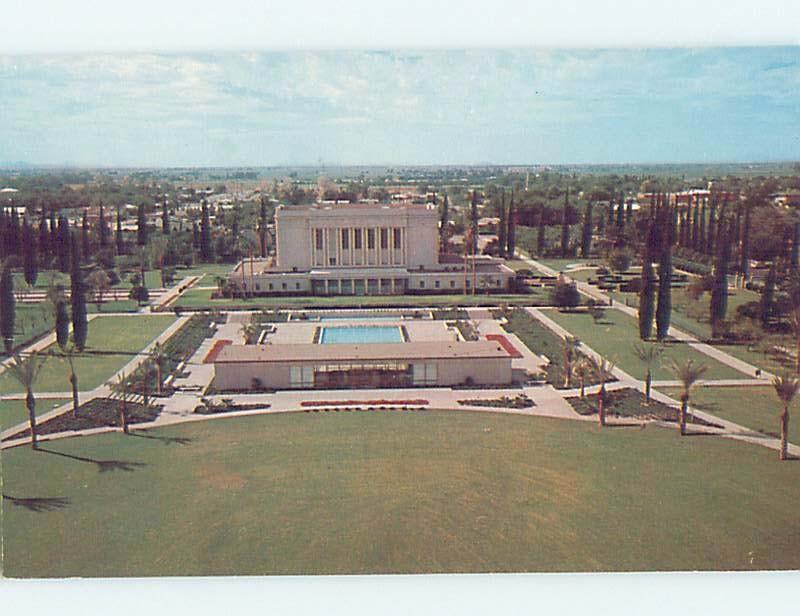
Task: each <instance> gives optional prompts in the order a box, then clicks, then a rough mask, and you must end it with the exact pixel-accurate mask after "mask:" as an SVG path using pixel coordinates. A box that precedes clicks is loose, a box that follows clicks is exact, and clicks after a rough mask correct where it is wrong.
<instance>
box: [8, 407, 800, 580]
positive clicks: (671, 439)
mask: <svg viewBox="0 0 800 616" xmlns="http://www.w3.org/2000/svg"><path fill="white" fill-rule="evenodd" d="M143 436H144V437H136V436H128V437H125V436H122V435H120V434H118V433H114V434H105V435H100V436H95V437H88V438H76V439H66V440H60V441H56V442H52V443H45V444H44V445H43V447H44V449H45V450H46V451H40V452H34V451H32V450H31V449H30V448H28V447H18V448H14V449H11V450H5V451H3V470H4V476H5V485H4V487H3V492H4V493H5V494H6V495H7V497H11V498H14V499H38V500H33V501H24V502H23V501H19V500H17V501H16V503H17V504H15V501H12V500H9V498H6V499H5V500H4V505H3V511H4V524H3V529H4V531H3V532H4V537H3V538H4V550H5V559H6V563H5V575H7V576H12V577H14V576H47V577H49V576H136V575H140V576H153V575H233V574H267V573H285V574H312V573H330V574H337V573H389V572H394V573H420V572H494V571H616V570H674V569H769V568H797V567H800V532H798V512H797V503H798V500H799V499H800V481H799V480H798V479H800V474H798V473H800V466H798V465H796V464H790V463H780V462H778V460H777V456H776V455H774V452H772V451H769V450H767V449H763V448H759V447H755V446H752V445H747V444H744V443H738V442H735V441H730V440H726V439H715V438H681V437H679V436H678V435H677V433H676V432H675V431H674V430H665V429H661V428H657V427H653V426H651V427H647V428H644V429H640V428H636V429H621V428H618V429H605V430H604V429H600V428H598V427H597V426H596V425H595V424H594V423H591V424H584V423H580V422H567V421H563V420H551V419H544V418H533V417H522V416H507V415H493V414H477V413H476V414H471V413H464V412H457V413H452V412H450V413H445V412H441V413H437V412H413V413H400V412H385V413H381V412H370V413H319V414H317V413H309V414H294V415H274V416H260V417H251V418H246V419H225V420H214V421H207V422H200V423H195V424H186V425H182V426H175V427H172V428H165V429H160V430H154V431H150V432H149V433H147V434H145V435H143ZM170 437H180V438H183V439H189V440H188V441H182V443H181V444H179V443H174V442H173V443H171V444H170V442H169V441H168V440H165V439H167V438H170ZM114 461H116V462H114ZM100 463H102V466H101V464H100ZM115 466H116V467H117V468H119V469H120V470H109V469H113V468H114V467H115ZM121 467H124V468H126V469H127V472H126V470H122V468H121ZM101 469H103V470H104V471H105V472H101ZM48 498H49V499H64V500H62V501H60V503H56V502H53V501H50V503H51V504H52V505H53V508H52V510H50V511H38V512H37V511H31V510H29V509H27V508H25V507H23V506H20V505H21V504H25V503H28V504H29V505H30V506H35V505H37V504H41V505H46V504H48V501H45V500H42V499H48Z"/></svg>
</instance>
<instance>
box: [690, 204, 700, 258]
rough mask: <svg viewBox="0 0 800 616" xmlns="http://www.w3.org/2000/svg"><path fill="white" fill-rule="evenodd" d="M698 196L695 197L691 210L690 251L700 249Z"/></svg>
mask: <svg viewBox="0 0 800 616" xmlns="http://www.w3.org/2000/svg"><path fill="white" fill-rule="evenodd" d="M699 222H700V196H699V195H698V196H697V200H696V201H695V204H694V210H692V242H691V246H692V250H699V248H700V226H699Z"/></svg>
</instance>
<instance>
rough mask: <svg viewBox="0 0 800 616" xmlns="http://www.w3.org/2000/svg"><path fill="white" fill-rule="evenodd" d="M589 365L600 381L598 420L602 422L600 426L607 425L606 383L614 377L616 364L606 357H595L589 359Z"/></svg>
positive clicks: (587, 359)
mask: <svg viewBox="0 0 800 616" xmlns="http://www.w3.org/2000/svg"><path fill="white" fill-rule="evenodd" d="M586 361H587V363H588V364H589V366H590V369H591V371H592V373H594V375H595V376H596V377H597V380H598V381H600V390H599V391H598V392H597V418H598V420H599V421H600V426H605V425H606V383H607V382H608V381H609V380H610V379H611V378H612V377H613V376H614V364H612V363H611V362H609V361H608V360H607V359H606V358H605V357H601V358H600V359H595V358H594V357H587V358H586Z"/></svg>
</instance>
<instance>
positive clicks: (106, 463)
mask: <svg viewBox="0 0 800 616" xmlns="http://www.w3.org/2000/svg"><path fill="white" fill-rule="evenodd" d="M36 451H41V452H43V453H50V454H53V455H56V456H62V457H64V458H70V459H72V460H78V461H79V462H91V463H92V464H94V465H96V466H97V470H98V472H100V473H107V472H110V471H125V472H129V473H130V472H132V471H135V470H136V469H137V468H142V467H144V466H147V464H146V463H144V462H127V461H125V460H95V459H93V458H85V457H83V456H75V455H72V454H70V453H63V452H61V451H55V450H53V449H43V448H41V447H39V448H38V449H37V450H36Z"/></svg>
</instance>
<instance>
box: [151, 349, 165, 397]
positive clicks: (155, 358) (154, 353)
mask: <svg viewBox="0 0 800 616" xmlns="http://www.w3.org/2000/svg"><path fill="white" fill-rule="evenodd" d="M148 359H149V360H150V361H151V362H152V365H153V367H155V369H156V392H157V393H158V395H159V396H160V395H161V380H162V378H163V376H164V368H165V367H166V366H167V361H168V360H169V356H168V355H167V352H166V350H164V347H163V345H162V344H161V343H160V342H156V343H155V344H154V345H153V348H152V349H150V356H149V357H148Z"/></svg>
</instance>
